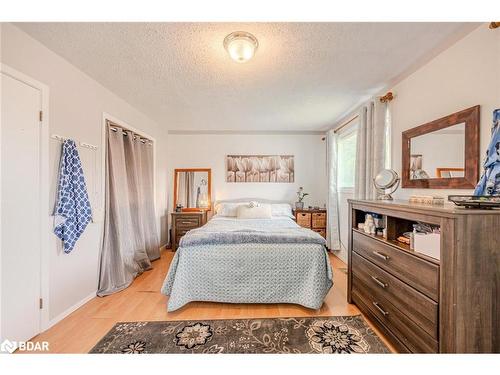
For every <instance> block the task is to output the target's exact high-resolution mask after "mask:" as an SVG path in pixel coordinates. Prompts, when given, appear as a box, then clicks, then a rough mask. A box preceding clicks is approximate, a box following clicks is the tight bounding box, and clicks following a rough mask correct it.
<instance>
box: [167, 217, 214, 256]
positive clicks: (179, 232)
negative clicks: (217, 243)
mask: <svg viewBox="0 0 500 375" xmlns="http://www.w3.org/2000/svg"><path fill="white" fill-rule="evenodd" d="M171 215H172V236H171V242H172V251H175V250H177V247H179V241H180V240H181V238H182V236H184V235H185V234H186V233H187V232H188V231H190V230H191V229H195V228H198V227H201V226H202V225H204V224H205V223H206V221H207V212H206V211H200V212H189V211H184V212H172V213H171Z"/></svg>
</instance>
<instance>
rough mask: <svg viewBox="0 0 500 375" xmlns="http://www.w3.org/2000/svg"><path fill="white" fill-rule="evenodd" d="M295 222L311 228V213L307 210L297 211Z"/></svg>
mask: <svg viewBox="0 0 500 375" xmlns="http://www.w3.org/2000/svg"><path fill="white" fill-rule="evenodd" d="M297 224H299V225H300V226H301V227H304V228H311V214H310V213H307V212H298V213H297Z"/></svg>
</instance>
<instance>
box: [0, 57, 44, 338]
mask: <svg viewBox="0 0 500 375" xmlns="http://www.w3.org/2000/svg"><path fill="white" fill-rule="evenodd" d="M0 73H2V74H5V75H7V76H9V77H11V78H13V79H15V80H17V81H19V82H22V83H24V84H26V85H28V86H31V87H33V88H34V89H37V90H39V91H40V95H41V98H40V101H41V103H40V108H41V110H42V112H43V116H42V119H41V121H40V122H41V127H40V176H39V177H40V192H39V198H40V298H42V300H43V308H42V309H40V332H43V331H44V330H46V329H47V328H48V327H49V310H50V305H49V285H50V284H49V253H48V250H49V246H48V243H49V225H50V220H49V219H50V215H51V212H50V207H49V124H50V122H49V96H50V89H49V86H47V85H46V84H44V83H42V82H40V81H38V80H36V79H34V78H32V77H30V76H28V75H26V74H24V73H21V72H20V71H18V70H16V69H14V68H12V67H10V66H9V65H6V64H4V63H0ZM0 77H1V75H0ZM0 141H1V131H0ZM0 145H1V142H0ZM0 147H1V146H0ZM0 168H1V167H0ZM1 172H2V171H1V169H0V176H1ZM0 186H1V185H0ZM0 188H1V187H0ZM0 205H1V203H0ZM0 210H1V206H0ZM0 239H1V226H0ZM1 262H2V260H1V256H0V267H1V265H2V263H1ZM1 293H2V285H1V279H0V314H1V301H2V298H1V297H2V295H1ZM0 319H1V315H0ZM0 329H1V326H0ZM0 333H1V332H0Z"/></svg>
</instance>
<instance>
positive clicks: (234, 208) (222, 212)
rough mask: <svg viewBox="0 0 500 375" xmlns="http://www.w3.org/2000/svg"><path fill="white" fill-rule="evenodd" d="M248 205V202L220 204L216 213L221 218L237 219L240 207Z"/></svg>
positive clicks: (216, 208)
mask: <svg viewBox="0 0 500 375" xmlns="http://www.w3.org/2000/svg"><path fill="white" fill-rule="evenodd" d="M245 205H248V202H238V203H219V204H217V206H216V207H215V213H216V214H217V215H219V216H228V217H235V216H237V214H238V207H240V206H245Z"/></svg>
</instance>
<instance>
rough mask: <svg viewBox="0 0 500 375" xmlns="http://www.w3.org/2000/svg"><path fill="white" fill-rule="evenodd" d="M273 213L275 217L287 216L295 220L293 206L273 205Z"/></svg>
mask: <svg viewBox="0 0 500 375" xmlns="http://www.w3.org/2000/svg"><path fill="white" fill-rule="evenodd" d="M271 212H272V215H273V216H286V217H291V218H293V214H292V206H290V205H289V204H288V203H273V204H271Z"/></svg>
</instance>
